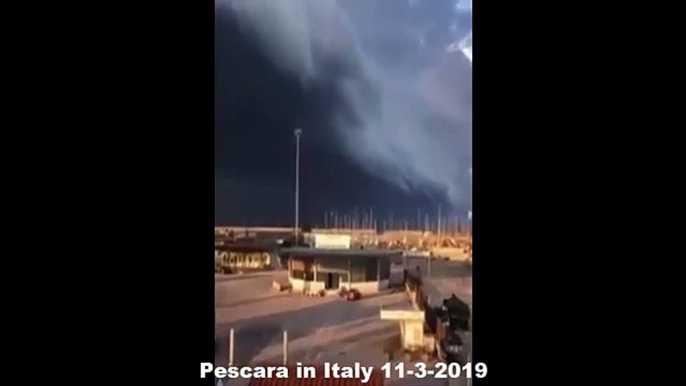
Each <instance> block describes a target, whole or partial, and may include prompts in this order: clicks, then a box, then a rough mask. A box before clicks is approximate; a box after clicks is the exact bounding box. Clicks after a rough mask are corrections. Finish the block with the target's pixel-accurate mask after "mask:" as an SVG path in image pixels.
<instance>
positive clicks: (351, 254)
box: [280, 248, 400, 294]
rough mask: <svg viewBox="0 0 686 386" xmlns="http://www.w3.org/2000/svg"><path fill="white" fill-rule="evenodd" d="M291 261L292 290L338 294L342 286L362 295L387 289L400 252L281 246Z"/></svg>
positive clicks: (282, 251)
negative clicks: (395, 260) (392, 261)
mask: <svg viewBox="0 0 686 386" xmlns="http://www.w3.org/2000/svg"><path fill="white" fill-rule="evenodd" d="M280 253H281V255H282V256H284V257H287V260H288V281H289V283H290V285H291V288H292V290H293V291H296V292H303V293H319V292H320V291H322V290H325V291H326V292H327V293H338V291H340V290H341V289H342V288H347V289H356V290H358V291H360V293H362V294H372V293H378V292H379V291H380V290H382V289H385V288H388V286H389V278H390V272H391V259H392V258H394V257H396V256H399V255H400V252H398V251H388V250H378V249H317V248H288V249H282V250H281V252H280Z"/></svg>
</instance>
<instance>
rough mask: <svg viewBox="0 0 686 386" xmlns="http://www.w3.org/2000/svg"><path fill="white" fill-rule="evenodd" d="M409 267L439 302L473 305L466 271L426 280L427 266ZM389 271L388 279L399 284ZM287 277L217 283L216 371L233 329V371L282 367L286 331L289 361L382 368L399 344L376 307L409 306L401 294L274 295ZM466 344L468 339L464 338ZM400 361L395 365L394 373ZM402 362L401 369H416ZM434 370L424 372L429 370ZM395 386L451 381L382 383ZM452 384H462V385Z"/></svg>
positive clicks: (444, 271)
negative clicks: (454, 299) (390, 348)
mask: <svg viewBox="0 0 686 386" xmlns="http://www.w3.org/2000/svg"><path fill="white" fill-rule="evenodd" d="M407 263H408V268H410V269H416V268H415V267H419V268H420V270H421V272H422V273H423V274H424V280H425V282H426V283H427V287H428V288H430V289H429V290H430V291H434V292H435V293H437V294H439V295H436V296H437V297H440V296H444V297H445V296H449V295H450V294H452V293H455V295H456V296H458V297H460V298H461V299H462V300H464V301H465V302H467V303H468V304H469V305H470V306H471V300H472V298H471V267H469V266H468V265H465V264H462V263H459V262H446V261H434V262H432V266H431V276H430V277H429V276H428V275H427V274H428V270H427V266H426V260H425V259H421V258H419V259H417V258H410V259H408V262H407ZM399 269H402V266H394V267H393V280H394V281H397V280H398V279H399V278H401V277H402V274H401V272H399ZM286 279H287V277H286V272H285V271H273V272H261V273H252V274H244V275H231V276H224V275H217V276H216V277H215V307H216V311H217V325H216V328H217V335H218V336H219V348H218V351H217V355H216V357H215V360H216V363H217V365H220V364H223V365H226V364H227V363H228V357H229V354H228V351H229V350H228V336H229V329H230V328H232V327H233V328H234V334H235V350H234V361H235V363H236V364H239V365H240V364H250V365H257V364H267V363H269V364H275V365H279V364H281V363H282V360H283V357H282V356H283V345H282V343H283V331H284V330H287V331H288V337H289V362H290V363H296V362H302V363H311V364H317V363H323V362H337V363H339V364H341V365H352V364H353V363H354V362H359V363H361V364H363V365H366V366H377V367H381V366H382V365H383V364H384V363H385V356H384V355H383V347H384V345H385V344H387V343H388V341H389V340H392V339H397V337H398V335H399V328H398V324H397V323H396V322H393V321H384V320H380V318H379V310H380V307H382V306H384V307H389V306H399V305H403V304H405V303H406V302H407V299H406V296H405V294H404V293H389V294H384V295H379V296H375V297H368V298H363V299H362V300H360V301H358V302H346V301H344V300H342V299H339V298H338V297H324V298H319V297H306V296H303V295H301V294H289V293H278V292H276V291H275V290H274V289H272V282H273V281H274V280H279V281H286ZM466 341H468V342H467V344H468V345H471V341H470V339H466ZM397 363H398V361H395V362H394V363H393V366H395V364H397ZM414 364H415V363H414V362H406V363H405V368H406V369H410V368H414ZM431 367H432V366H431V364H430V365H429V367H428V368H431ZM387 384H388V385H393V386H414V385H417V386H420V385H427V386H431V385H442V386H446V385H447V384H448V380H446V379H433V378H431V377H427V378H424V379H416V378H413V377H407V376H406V377H404V378H402V379H400V378H398V377H397V376H394V377H393V379H389V380H388V381H387ZM454 384H457V385H462V384H464V380H460V381H458V382H457V383H454Z"/></svg>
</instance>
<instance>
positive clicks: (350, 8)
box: [216, 0, 471, 218]
mask: <svg viewBox="0 0 686 386" xmlns="http://www.w3.org/2000/svg"><path fill="white" fill-rule="evenodd" d="M218 4H219V6H218V19H217V32H216V37H217V39H216V40H217V47H216V49H217V83H218V84H217V110H218V112H217V149H216V154H217V156H216V159H217V173H218V178H217V185H218V188H217V194H218V195H219V196H222V197H236V196H238V195H240V194H243V192H248V191H250V190H251V189H253V188H254V189H257V190H259V191H261V192H272V193H273V196H278V197H280V199H278V200H272V202H276V201H278V202H279V204H278V205H276V204H275V205H276V206H275V208H272V209H270V210H272V211H274V212H284V214H283V216H288V215H289V214H290V213H289V212H290V211H291V210H290V209H283V210H279V209H278V208H280V207H281V206H283V207H285V208H288V207H289V205H292V203H291V201H292V195H287V194H286V193H287V192H289V191H290V192H292V189H293V188H292V187H293V184H292V176H293V163H292V159H293V158H292V157H293V155H294V154H293V143H294V140H293V138H292V129H293V128H294V127H296V126H304V127H305V130H306V136H305V137H304V138H303V140H304V141H305V142H304V143H303V147H304V150H306V151H304V157H305V154H307V156H308V157H310V158H311V160H312V161H314V162H315V163H316V167H315V166H314V165H313V164H312V163H307V162H303V174H304V175H305V176H307V175H309V176H310V177H311V180H310V181H308V182H304V183H305V184H311V185H309V186H316V188H315V190H316V191H317V192H318V194H317V195H313V196H312V197H310V199H311V202H312V203H313V207H316V208H317V209H316V210H315V209H313V210H314V211H315V212H316V211H318V210H320V209H321V208H326V207H327V206H329V205H331V203H330V202H325V201H327V200H326V199H323V198H322V197H327V194H328V193H330V194H331V196H328V197H335V196H337V195H338V196H339V197H340V196H341V194H345V195H346V196H350V197H346V198H347V200H345V201H347V202H355V201H354V199H353V198H352V196H355V195H356V193H357V194H358V195H359V191H360V185H362V186H365V187H368V188H369V189H368V190H366V191H365V190H361V191H362V192H364V194H362V197H360V198H358V200H360V201H366V203H362V202H360V204H361V205H367V203H368V204H370V205H379V204H381V205H383V202H381V203H379V202H376V203H374V201H388V198H389V197H393V198H394V201H396V202H394V203H393V204H395V205H398V204H406V205H416V200H417V198H416V197H415V198H414V199H413V198H411V195H409V196H407V197H405V198H404V199H403V198H400V199H398V197H399V196H398V194H397V192H393V189H392V188H390V187H389V186H387V185H385V184H383V183H381V182H379V181H378V178H382V179H385V180H387V181H391V182H393V183H394V184H395V185H396V186H399V187H402V188H403V189H406V190H408V191H410V192H413V191H414V192H422V193H424V194H425V195H430V196H431V195H435V194H437V193H439V194H443V195H445V196H446V197H447V198H448V199H449V200H450V202H451V203H452V204H453V205H454V206H455V207H456V208H459V209H460V210H462V209H463V208H464V209H466V208H468V207H469V206H470V203H471V195H470V189H471V186H470V178H469V173H468V172H467V171H468V170H469V168H470V166H471V64H470V61H469V60H468V59H467V57H466V56H465V55H462V54H461V51H457V52H451V50H450V49H449V47H450V46H451V44H452V45H453V46H456V45H457V43H458V42H459V41H460V40H462V39H464V37H465V36H466V35H467V34H468V33H470V31H471V15H470V14H469V13H466V14H465V13H464V12H458V11H456V9H455V5H456V2H455V1H440V0H435V1H416V2H414V4H410V2H404V1H399V0H392V1H389V0H386V1H384V0H359V1H355V0H349V1H342V2H336V1H331V0H318V1H305V0H290V1H268V0H227V1H223V2H219V3H218ZM462 46H464V44H463V45H462ZM453 51H454V50H453ZM265 59H267V60H265ZM247 122H252V123H253V124H249V123H247ZM258 137H259V140H257V141H256V140H255V138H258ZM256 144H258V145H256ZM267 165H269V166H267ZM360 168H362V169H363V170H365V171H366V172H368V173H369V175H368V174H364V173H360V172H359V169H360ZM308 169H310V170H308ZM315 169H316V170H315ZM346 173H347V174H346ZM324 175H326V176H329V178H324V177H321V176H324ZM353 175H356V176H357V177H355V178H357V179H358V184H356V186H355V188H348V190H346V191H345V193H342V192H341V189H340V187H341V186H343V185H342V184H341V183H340V181H339V180H340V179H342V178H343V179H345V178H348V179H350V178H351V177H350V176H353ZM227 176H230V177H227ZM346 176H347V177H346ZM372 176H376V178H373V177H372ZM265 181H269V182H268V183H267V182H265ZM317 184H318V185H317ZM330 186H331V187H333V188H331V189H330V190H331V191H330V192H328V193H327V192H326V190H327V189H328V187H330ZM303 194H306V193H305V190H304V191H303ZM253 196H255V195H253ZM268 196H269V194H268V193H264V197H265V198H263V199H262V201H265V202H266V201H269V199H268V198H267V197H268ZM255 199H257V196H255ZM303 199H305V197H303ZM222 200H224V202H227V201H232V202H233V199H232V200H228V199H227V198H223V199H222ZM403 200H405V202H403ZM258 201H259V200H258ZM329 201H331V200H329ZM334 201H335V200H334ZM238 202H243V204H240V205H238V204H237V203H238ZM358 202H359V201H358ZM237 205H238V206H245V205H248V203H246V202H245V199H239V198H236V199H235V202H234V203H231V202H229V203H228V204H225V205H220V206H221V208H218V209H217V212H218V213H222V212H227V211H230V210H229V209H226V208H230V207H231V206H237ZM291 207H292V206H291ZM303 207H304V210H307V209H305V208H306V206H303ZM313 215H314V213H313ZM279 217H281V215H279ZM286 218H288V217H286Z"/></svg>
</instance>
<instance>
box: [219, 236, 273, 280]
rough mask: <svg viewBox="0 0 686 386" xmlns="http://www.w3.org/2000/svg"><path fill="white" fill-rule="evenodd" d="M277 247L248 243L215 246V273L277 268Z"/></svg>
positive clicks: (267, 244) (254, 242) (252, 241)
mask: <svg viewBox="0 0 686 386" xmlns="http://www.w3.org/2000/svg"><path fill="white" fill-rule="evenodd" d="M277 249H278V248H277V245H276V244H271V243H259V242H256V241H254V240H251V241H248V242H233V243H225V244H221V245H217V244H215V247H214V258H215V271H216V272H221V273H233V272H236V271H238V270H263V269H270V268H275V267H278V266H279V265H280V264H279V261H278V254H277Z"/></svg>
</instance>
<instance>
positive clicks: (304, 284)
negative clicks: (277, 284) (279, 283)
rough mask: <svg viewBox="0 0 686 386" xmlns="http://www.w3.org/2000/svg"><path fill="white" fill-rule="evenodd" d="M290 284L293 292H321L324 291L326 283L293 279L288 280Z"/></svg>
mask: <svg viewBox="0 0 686 386" xmlns="http://www.w3.org/2000/svg"><path fill="white" fill-rule="evenodd" d="M288 282H289V283H290V284H291V287H292V288H293V292H303V293H308V292H319V291H321V290H323V289H324V283H321V282H315V281H305V280H300V279H293V278H292V277H289V278H288Z"/></svg>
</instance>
